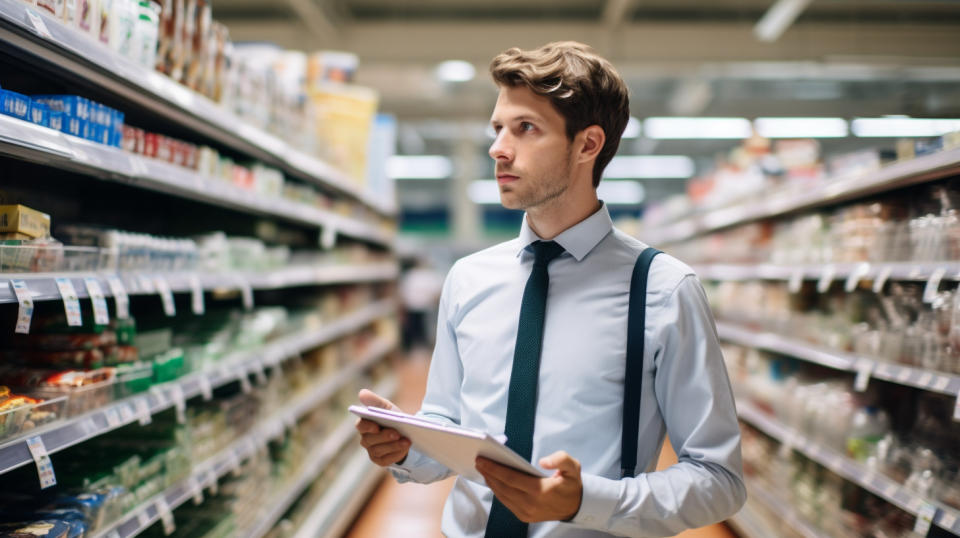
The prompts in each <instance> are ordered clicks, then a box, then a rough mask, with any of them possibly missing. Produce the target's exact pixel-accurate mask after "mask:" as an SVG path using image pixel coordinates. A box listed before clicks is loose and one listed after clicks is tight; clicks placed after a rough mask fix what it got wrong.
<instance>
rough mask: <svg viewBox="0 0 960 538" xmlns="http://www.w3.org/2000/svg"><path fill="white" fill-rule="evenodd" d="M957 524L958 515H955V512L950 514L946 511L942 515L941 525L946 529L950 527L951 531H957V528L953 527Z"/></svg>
mask: <svg viewBox="0 0 960 538" xmlns="http://www.w3.org/2000/svg"><path fill="white" fill-rule="evenodd" d="M956 524H957V517H956V516H954V515H953V514H948V513H947V512H944V513H943V514H941V515H940V526H941V527H943V528H945V529H950V530H951V531H953V532H956V531H957V529H955V528H953V526H954V525H956Z"/></svg>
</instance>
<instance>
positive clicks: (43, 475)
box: [27, 436, 57, 489]
mask: <svg viewBox="0 0 960 538" xmlns="http://www.w3.org/2000/svg"><path fill="white" fill-rule="evenodd" d="M27 448H28V449H29V450H30V456H32V457H33V463H35V464H36V466H37V475H38V476H39V477H40V489H47V488H49V487H51V486H55V485H57V475H56V473H54V471H53V462H51V461H50V455H49V454H47V446H46V445H44V444H43V439H41V438H40V436H35V437H30V438H28V439H27Z"/></svg>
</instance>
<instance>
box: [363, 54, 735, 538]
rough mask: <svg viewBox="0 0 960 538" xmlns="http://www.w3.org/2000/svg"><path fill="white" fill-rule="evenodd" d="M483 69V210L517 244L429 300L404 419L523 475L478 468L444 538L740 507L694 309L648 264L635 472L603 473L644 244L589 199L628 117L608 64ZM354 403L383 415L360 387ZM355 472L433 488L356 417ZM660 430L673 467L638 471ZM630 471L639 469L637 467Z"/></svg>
mask: <svg viewBox="0 0 960 538" xmlns="http://www.w3.org/2000/svg"><path fill="white" fill-rule="evenodd" d="M490 72H491V74H492V75H493V79H494V81H495V82H496V83H497V86H498V87H499V89H500V95H499V98H498V99H497V104H496V108H495V109H494V111H493V116H492V119H491V124H492V125H493V128H494V130H495V132H496V139H495V140H494V142H493V145H492V146H491V147H490V156H491V157H493V159H494V160H495V161H496V176H497V182H498V184H499V186H500V199H501V202H502V203H503V205H504V206H505V207H508V208H511V209H523V210H525V211H526V215H525V218H524V221H523V225H522V227H521V229H520V236H519V237H518V238H517V239H514V240H512V241H508V242H506V243H502V244H500V245H497V246H495V247H492V248H489V249H487V250H484V251H481V252H478V253H476V254H473V255H471V256H468V257H466V258H464V259H462V260H460V261H458V262H457V263H456V264H455V265H454V267H453V268H452V269H451V270H450V273H449V275H448V276H447V280H446V283H445V284H444V289H443V293H442V295H441V299H440V311H439V323H438V330H437V343H436V348H435V350H434V355H433V362H432V364H431V366H430V375H429V378H428V382H427V393H426V396H425V398H424V401H423V406H422V407H421V410H420V414H421V415H423V416H425V417H429V418H432V419H437V420H441V421H449V422H452V423H456V424H460V425H463V426H466V427H469V428H473V429H478V430H483V431H486V432H489V433H491V434H499V433H501V432H503V433H506V435H507V438H508V440H507V445H508V446H511V448H513V449H514V450H516V451H517V452H519V453H521V454H522V455H524V456H525V457H528V458H531V461H533V462H535V463H537V464H539V465H540V467H542V468H544V469H548V470H553V471H554V473H553V475H552V476H551V477H549V478H543V479H539V478H533V477H531V476H528V475H525V474H523V473H520V472H517V471H514V470H512V469H510V468H507V467H504V466H501V465H498V464H495V463H493V462H491V461H489V460H485V459H483V458H479V459H478V460H477V469H478V471H480V473H481V474H482V475H483V476H484V478H485V480H486V483H487V486H489V487H485V486H484V485H482V484H478V483H475V482H471V481H468V480H465V479H463V478H462V477H461V478H458V479H457V483H456V486H455V487H454V489H453V492H452V493H451V494H450V497H449V499H448V500H447V504H446V507H445V509H444V513H443V531H444V533H445V534H446V535H447V536H476V537H479V536H487V537H501V536H527V535H529V536H562V537H573V536H577V537H585V536H608V535H611V534H613V535H627V536H668V535H673V534H676V533H678V532H680V531H682V530H685V529H688V528H693V527H699V526H703V525H707V524H710V523H714V522H717V521H721V520H723V519H725V518H727V517H729V516H731V515H732V514H734V513H735V512H736V511H737V510H738V509H739V508H740V507H741V505H742V504H743V502H744V500H745V498H746V493H745V489H744V485H743V478H742V469H741V460H740V432H739V427H738V425H737V417H736V413H735V409H734V402H733V395H732V393H731V390H730V383H729V380H728V379H727V374H726V370H725V368H724V365H723V359H722V357H721V355H720V347H719V344H718V342H717V336H716V331H715V328H714V324H713V319H712V317H711V315H710V310H709V308H708V306H707V301H706V297H705V296H704V293H703V290H702V288H701V287H700V284H699V282H698V281H697V278H696V276H695V275H694V274H693V271H691V269H690V268H689V267H687V266H686V265H684V264H682V263H680V262H679V261H677V260H676V259H674V258H672V257H670V256H667V255H665V254H662V255H660V256H657V257H656V258H655V259H654V262H653V265H652V266H651V268H650V273H649V284H648V291H647V310H646V330H645V342H646V346H645V353H644V355H645V356H644V358H643V381H642V399H641V406H640V430H639V443H638V449H637V462H638V463H639V465H640V469H639V471H641V472H639V473H638V474H637V475H636V476H635V477H631V478H621V472H620V460H621V458H620V447H621V445H620V441H621V429H622V427H621V425H622V420H623V417H622V414H623V397H624V387H623V384H624V371H625V358H626V341H627V312H628V308H627V307H628V299H629V289H630V279H631V274H632V270H633V265H634V262H635V261H636V259H637V256H638V255H639V254H640V252H641V251H643V250H644V248H646V245H644V244H643V243H641V242H640V241H637V240H636V239H633V238H631V237H629V236H627V235H625V234H624V233H622V232H620V231H619V230H617V229H615V228H613V226H612V222H611V220H610V215H609V213H608V210H607V208H606V206H605V205H604V204H603V202H601V201H600V200H598V199H597V193H596V187H597V185H598V184H599V181H600V175H601V173H602V172H603V169H604V167H605V166H606V165H607V163H609V162H610V159H612V158H613V155H614V153H616V150H617V146H618V144H619V141H620V136H621V134H622V132H623V129H624V127H625V126H626V123H627V118H628V117H629V105H628V97H627V88H626V85H625V84H624V82H623V80H622V79H621V78H620V76H619V74H618V73H617V72H616V71H615V70H614V68H613V66H612V65H610V63H609V62H607V61H606V60H604V59H603V58H601V57H599V56H598V55H596V54H595V53H594V52H593V51H592V50H591V49H590V48H589V47H587V46H585V45H581V44H579V43H570V42H565V43H551V44H548V45H545V46H543V47H541V48H539V49H536V50H532V51H522V50H520V49H516V48H513V49H510V50H507V51H505V52H503V53H501V54H500V55H498V56H497V57H496V58H494V60H493V63H492V64H491V66H490ZM360 400H361V401H362V402H363V403H364V404H366V405H374V406H381V407H393V404H391V403H390V402H389V401H387V400H385V399H383V398H381V397H379V396H377V395H375V394H373V393H372V392H369V391H361V393H360ZM357 429H358V431H359V432H360V433H361V444H362V446H364V447H365V448H366V449H367V451H368V453H369V455H370V459H371V460H372V461H374V462H375V463H377V464H379V465H382V466H389V467H390V470H391V471H392V473H393V474H394V476H395V477H396V478H397V479H398V480H400V481H401V482H403V481H408V480H413V481H417V482H432V481H435V480H440V479H443V478H445V477H447V476H449V474H450V471H449V470H448V469H446V468H445V467H443V466H442V465H440V464H439V463H437V462H435V461H433V460H431V459H429V458H427V457H426V456H424V455H423V454H420V453H418V452H417V451H416V450H415V449H411V448H410V443H409V441H408V440H406V439H402V438H400V436H399V435H398V433H397V432H396V431H395V430H391V429H381V428H380V427H379V426H377V425H376V424H373V423H372V422H369V421H360V422H358V424H357ZM667 433H668V434H669V436H670V441H671V443H672V444H673V446H674V448H675V450H676V452H677V456H678V458H679V463H677V464H676V465H674V466H672V467H670V468H668V469H666V470H663V471H657V472H652V471H653V469H654V467H655V465H656V461H657V456H658V454H659V452H660V447H661V445H662V443H663V439H664V435H665V434H667ZM643 471H647V472H643Z"/></svg>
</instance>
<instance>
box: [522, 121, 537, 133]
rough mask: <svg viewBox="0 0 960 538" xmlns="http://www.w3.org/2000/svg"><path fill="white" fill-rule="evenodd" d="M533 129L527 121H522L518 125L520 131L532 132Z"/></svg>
mask: <svg viewBox="0 0 960 538" xmlns="http://www.w3.org/2000/svg"><path fill="white" fill-rule="evenodd" d="M533 129H534V127H533V124H532V123H530V122H529V121H524V122H521V123H520V130H521V131H525V132H529V131H532V130H533Z"/></svg>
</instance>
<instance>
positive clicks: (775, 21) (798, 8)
mask: <svg viewBox="0 0 960 538" xmlns="http://www.w3.org/2000/svg"><path fill="white" fill-rule="evenodd" d="M809 4H810V0H778V1H777V3H776V4H774V5H772V6H770V9H768V10H767V12H766V13H764V14H763V17H760V20H759V21H757V25H756V26H754V27H753V35H754V36H755V37H756V38H757V39H759V40H760V41H767V42H772V41H776V40H777V39H779V38H780V36H781V35H783V33H784V32H786V31H787V28H789V27H790V25H791V24H793V21H795V20H797V17H799V16H800V13H802V12H803V10H804V9H806V8H807V6H808V5H809Z"/></svg>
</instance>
